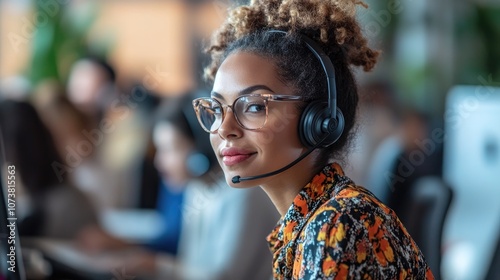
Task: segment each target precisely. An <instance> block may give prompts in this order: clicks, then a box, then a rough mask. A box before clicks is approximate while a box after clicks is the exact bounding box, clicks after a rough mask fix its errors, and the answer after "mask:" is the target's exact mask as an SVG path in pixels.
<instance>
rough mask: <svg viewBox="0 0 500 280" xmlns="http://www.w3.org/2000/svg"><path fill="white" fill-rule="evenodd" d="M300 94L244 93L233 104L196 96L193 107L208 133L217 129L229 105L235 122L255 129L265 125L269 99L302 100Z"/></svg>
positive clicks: (243, 126) (246, 127) (245, 127)
mask: <svg viewBox="0 0 500 280" xmlns="http://www.w3.org/2000/svg"><path fill="white" fill-rule="evenodd" d="M302 100H304V98H303V97H302V96H294V95H277V94H245V95H242V96H240V97H238V98H236V99H235V100H234V102H233V105H222V104H221V103H220V102H219V101H218V100H217V99H214V98H211V97H202V98H196V99H195V100H193V107H194V110H195V111H196V115H197V116H198V121H199V122H200V124H201V127H203V129H204V130H205V131H207V132H209V133H215V132H217V130H219V128H220V126H221V125H222V122H223V121H224V117H225V114H226V112H227V109H226V110H224V108H225V107H226V108H227V107H229V108H231V110H232V111H233V114H234V117H235V119H236V121H237V123H238V124H239V125H240V126H241V127H242V128H244V129H247V130H257V129H261V128H263V127H264V126H265V125H266V122H267V118H268V114H269V106H268V102H269V101H302Z"/></svg>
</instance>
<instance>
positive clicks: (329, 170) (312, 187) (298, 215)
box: [267, 163, 350, 252]
mask: <svg viewBox="0 0 500 280" xmlns="http://www.w3.org/2000/svg"><path fill="white" fill-rule="evenodd" d="M340 182H342V184H339V183H340ZM347 182H350V180H349V179H348V178H347V177H345V175H344V171H343V170H342V168H341V167H340V165H339V164H337V163H332V164H329V165H327V166H325V167H324V168H323V170H322V171H321V172H320V173H318V174H316V175H315V176H314V177H313V178H312V179H311V181H310V182H309V183H308V184H307V185H306V186H305V187H304V188H302V190H301V191H300V192H299V193H298V194H297V196H295V198H294V200H293V203H292V205H291V206H290V208H288V210H287V212H286V213H285V215H284V216H283V217H281V219H280V220H279V221H278V224H277V225H276V227H275V228H274V229H273V231H272V232H271V234H270V235H269V236H268V237H267V240H268V242H269V246H270V247H271V250H272V251H273V252H276V251H277V250H279V249H280V248H281V247H282V246H283V245H284V244H287V243H289V242H290V241H291V240H294V239H295V238H296V237H297V236H298V235H299V234H300V231H301V230H302V228H303V226H304V225H305V224H306V222H307V220H308V219H309V217H310V215H312V214H313V213H314V211H315V210H316V209H317V208H318V207H319V206H320V205H321V204H323V203H324V202H326V201H327V200H328V199H330V198H331V197H332V196H333V195H334V193H336V192H337V191H336V190H335V188H339V187H343V186H345V185H346V184H347Z"/></svg>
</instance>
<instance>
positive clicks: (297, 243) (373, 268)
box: [267, 163, 434, 280]
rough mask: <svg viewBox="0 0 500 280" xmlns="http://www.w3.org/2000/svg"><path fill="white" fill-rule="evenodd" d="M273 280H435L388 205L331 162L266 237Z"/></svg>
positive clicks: (308, 185)
mask: <svg viewBox="0 0 500 280" xmlns="http://www.w3.org/2000/svg"><path fill="white" fill-rule="evenodd" d="M267 240H268V242H269V246H270V248H271V252H272V253H273V275H274V279H384V280H385V279H434V276H433V275H432V272H431V270H430V268H429V266H428V265H427V263H426V262H425V259H424V256H423V255H422V253H421V252H420V249H419V248H418V247H417V245H416V244H415V242H414V241H413V239H412V238H411V237H410V235H409V234H408V232H407V231H406V229H405V228H404V226H403V224H402V223H401V222H400V221H399V219H398V217H397V216H396V214H395V213H394V211H392V210H391V209H390V208H388V207H387V206H385V205H384V204H382V202H380V201H379V200H378V199H377V198H375V197H374V196H373V195H372V194H371V193H370V192H369V191H367V190H366V189H364V188H363V187H359V186H356V185H355V184H354V183H353V182H352V181H351V180H350V179H349V178H347V177H346V176H345V175H344V172H343V170H342V168H341V167H340V166H339V165H338V164H336V163H333V164H331V165H328V166H326V167H325V168H324V169H323V170H322V171H321V172H320V173H319V174H317V175H316V176H315V177H314V178H313V179H312V180H311V182H309V183H308V184H307V185H306V186H305V187H304V188H303V189H302V190H301V191H300V192H299V194H298V195H297V196H296V197H295V199H294V201H293V204H292V206H290V208H289V209H288V211H287V213H286V214H285V215H284V216H283V217H282V218H281V219H280V221H279V222H278V225H277V226H276V227H275V228H274V230H273V231H272V232H271V234H270V235H269V236H268V237H267Z"/></svg>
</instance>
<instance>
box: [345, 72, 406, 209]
mask: <svg viewBox="0 0 500 280" xmlns="http://www.w3.org/2000/svg"><path fill="white" fill-rule="evenodd" d="M360 97H361V98H360V105H359V108H358V111H359V126H360V128H359V133H358V137H357V138H356V141H357V144H358V147H356V151H355V152H354V153H353V154H352V155H350V157H349V163H350V164H351V165H352V167H354V166H355V167H356V168H352V169H355V174H356V175H357V177H358V179H359V181H360V182H361V185H366V186H367V188H368V189H369V190H370V191H371V192H372V193H373V194H375V196H376V197H377V198H378V199H380V200H381V201H382V202H384V203H387V200H388V196H389V192H390V188H389V186H388V183H387V178H386V177H387V176H386V175H385V174H387V173H388V172H390V171H391V170H392V168H393V166H394V162H395V160H396V158H397V157H398V156H399V154H400V153H401V151H402V144H401V139H400V133H399V126H400V120H399V118H400V116H399V111H400V109H398V107H399V102H398V99H397V97H396V93H395V92H394V88H393V86H392V85H391V84H390V83H389V82H384V81H376V82H370V83H367V84H365V85H363V86H362V87H361V88H360ZM360 167H361V168H360ZM381 174H382V176H381Z"/></svg>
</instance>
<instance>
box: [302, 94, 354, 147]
mask: <svg viewBox="0 0 500 280" xmlns="http://www.w3.org/2000/svg"><path fill="white" fill-rule="evenodd" d="M336 111H337V117H336V118H335V119H332V118H330V110H329V109H328V103H327V102H320V101H313V102H312V103H311V104H309V105H308V106H307V107H306V108H305V109H304V112H303V113H302V116H301V120H300V124H299V137H300V141H301V142H302V144H304V145H305V146H306V147H308V148H311V147H313V146H315V145H316V144H318V143H319V142H320V141H321V140H323V139H324V138H325V137H327V138H326V139H325V140H323V143H322V144H321V145H320V147H322V148H325V147H328V146H330V145H332V144H333V143H335V142H336V141H337V140H338V139H339V138H340V136H341V135H342V132H343V131H344V115H343V114H342V112H341V111H340V109H339V108H337V110H336ZM327 134H328V135H327Z"/></svg>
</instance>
